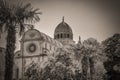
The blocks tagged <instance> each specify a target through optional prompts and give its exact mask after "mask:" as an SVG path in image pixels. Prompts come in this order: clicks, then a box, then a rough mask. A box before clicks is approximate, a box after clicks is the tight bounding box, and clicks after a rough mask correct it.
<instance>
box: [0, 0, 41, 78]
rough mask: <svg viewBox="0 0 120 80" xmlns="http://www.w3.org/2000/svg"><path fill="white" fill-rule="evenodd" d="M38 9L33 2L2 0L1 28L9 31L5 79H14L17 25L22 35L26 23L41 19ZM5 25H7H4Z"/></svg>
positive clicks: (0, 9) (0, 6) (0, 4)
mask: <svg viewBox="0 0 120 80" xmlns="http://www.w3.org/2000/svg"><path fill="white" fill-rule="evenodd" d="M37 11H38V9H33V8H32V7H31V4H25V5H22V3H18V4H16V5H15V4H9V2H7V0H0V30H1V32H2V31H3V28H4V29H5V30H6V31H7V33H8V34H7V45H6V52H5V53H6V54H5V80H12V74H13V57H14V50H15V42H16V36H15V34H16V26H17V25H20V26H17V27H18V28H19V30H20V31H19V33H20V35H21V34H22V33H23V32H24V29H25V27H24V23H25V22H27V21H28V22H31V21H35V22H36V21H39V16H38V14H39V13H38V12H37ZM3 25H5V26H3Z"/></svg>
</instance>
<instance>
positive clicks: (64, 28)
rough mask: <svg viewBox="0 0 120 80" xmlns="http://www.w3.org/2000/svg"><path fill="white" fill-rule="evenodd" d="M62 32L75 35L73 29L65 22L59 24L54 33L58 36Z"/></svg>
mask: <svg viewBox="0 0 120 80" xmlns="http://www.w3.org/2000/svg"><path fill="white" fill-rule="evenodd" d="M61 32H62V33H63V32H65V33H70V34H73V32H72V29H71V27H70V26H69V25H68V24H67V23H66V22H64V21H62V22H61V23H60V24H58V26H57V27H56V29H55V32H54V33H55V34H56V33H61Z"/></svg>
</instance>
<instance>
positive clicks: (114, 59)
mask: <svg viewBox="0 0 120 80" xmlns="http://www.w3.org/2000/svg"><path fill="white" fill-rule="evenodd" d="M103 45H104V50H103V51H104V52H105V53H106V57H107V60H106V61H105V62H104V67H105V69H106V71H107V73H106V75H107V80H119V79H120V77H119V76H118V75H120V72H119V68H120V67H119V64H120V34H114V35H113V36H112V37H110V38H108V39H106V40H105V41H104V42H103Z"/></svg>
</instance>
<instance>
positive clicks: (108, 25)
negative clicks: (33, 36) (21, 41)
mask: <svg viewBox="0 0 120 80" xmlns="http://www.w3.org/2000/svg"><path fill="white" fill-rule="evenodd" d="M21 1H22V2H23V4H26V3H31V5H32V6H33V7H34V8H39V9H40V10H39V11H40V12H42V14H41V15H40V21H39V22H37V23H35V24H34V27H35V29H38V30H39V31H40V32H43V33H45V34H47V35H49V36H51V37H52V38H53V37H54V30H55V28H56V27H57V25H58V24H59V23H60V22H61V21H62V17H63V16H64V21H65V22H66V23H67V24H68V25H69V26H70V27H71V28H72V30H73V39H74V41H78V39H79V36H81V40H82V41H83V40H86V39H88V38H90V37H93V38H95V39H97V40H98V41H103V40H105V39H107V38H108V37H110V36H112V35H113V34H115V33H120V2H119V0H102V1H101V0H21ZM10 2H12V3H16V4H17V0H10Z"/></svg>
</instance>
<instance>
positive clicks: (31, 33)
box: [22, 29, 62, 46]
mask: <svg viewBox="0 0 120 80" xmlns="http://www.w3.org/2000/svg"><path fill="white" fill-rule="evenodd" d="M36 39H39V40H44V41H48V42H50V43H52V44H54V45H56V46H62V43H60V42H59V41H57V40H54V39H53V38H51V37H49V36H48V35H46V34H44V33H42V32H40V31H38V30H36V29H29V30H27V31H26V32H25V33H24V35H23V37H22V41H26V40H36Z"/></svg>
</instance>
